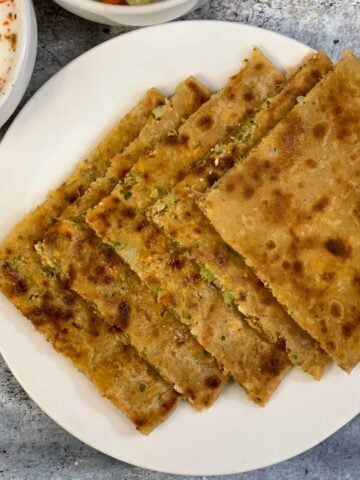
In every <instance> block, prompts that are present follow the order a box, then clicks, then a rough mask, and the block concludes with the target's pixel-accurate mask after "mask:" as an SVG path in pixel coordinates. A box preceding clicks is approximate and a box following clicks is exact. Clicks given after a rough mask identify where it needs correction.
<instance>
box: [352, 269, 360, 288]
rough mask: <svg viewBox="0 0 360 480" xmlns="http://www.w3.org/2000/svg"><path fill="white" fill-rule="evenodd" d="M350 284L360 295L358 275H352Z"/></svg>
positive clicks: (359, 278) (359, 274) (359, 276)
mask: <svg viewBox="0 0 360 480" xmlns="http://www.w3.org/2000/svg"><path fill="white" fill-rule="evenodd" d="M351 283H352V284H353V286H354V287H355V288H356V289H357V290H358V291H359V293H360V273H355V274H354V276H353V278H352V280H351Z"/></svg>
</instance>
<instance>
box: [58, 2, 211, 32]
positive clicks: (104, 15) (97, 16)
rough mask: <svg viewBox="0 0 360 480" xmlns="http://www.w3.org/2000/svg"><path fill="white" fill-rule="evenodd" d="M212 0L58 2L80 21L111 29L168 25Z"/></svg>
mask: <svg viewBox="0 0 360 480" xmlns="http://www.w3.org/2000/svg"><path fill="white" fill-rule="evenodd" d="M207 1H208V0H55V2H56V3H57V4H59V5H60V6H62V7H63V8H65V9H66V10H69V11H70V12H72V13H74V14H75V15H78V16H80V17H83V18H86V19H87V20H92V21H94V22H98V23H104V24H107V25H128V26H134V27H145V26H148V25H157V24H159V23H164V22H168V21H170V20H174V19H175V18H178V17H181V16H182V15H185V14H187V13H189V12H191V11H192V10H194V9H195V8H198V7H200V6H202V5H204V4H205V3H206V2H207Z"/></svg>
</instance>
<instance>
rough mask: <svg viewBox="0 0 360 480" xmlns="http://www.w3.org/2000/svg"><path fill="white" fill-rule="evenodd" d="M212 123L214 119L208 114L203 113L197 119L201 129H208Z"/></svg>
mask: <svg viewBox="0 0 360 480" xmlns="http://www.w3.org/2000/svg"><path fill="white" fill-rule="evenodd" d="M213 125H214V119H213V118H212V117H211V116H210V115H204V116H202V117H200V118H199V120H198V121H197V126H198V127H199V128H200V129H201V130H203V131H207V130H210V129H211V128H212V127H213Z"/></svg>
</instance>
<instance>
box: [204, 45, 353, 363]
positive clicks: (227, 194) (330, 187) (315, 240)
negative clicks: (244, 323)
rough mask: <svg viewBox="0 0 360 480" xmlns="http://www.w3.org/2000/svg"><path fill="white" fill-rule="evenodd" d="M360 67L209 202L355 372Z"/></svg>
mask: <svg viewBox="0 0 360 480" xmlns="http://www.w3.org/2000/svg"><path fill="white" fill-rule="evenodd" d="M359 159H360V61H359V59H358V58H356V57H355V56H354V55H353V54H351V53H350V52H347V53H345V55H344V57H343V59H342V60H341V61H340V62H339V63H338V64H337V65H336V68H335V70H334V71H333V72H332V73H331V74H329V75H328V76H327V77H326V78H325V79H324V80H322V81H321V82H320V83H319V84H318V85H317V86H316V87H315V88H314V89H313V90H312V91H311V92H310V93H309V94H308V95H307V96H306V97H305V98H304V99H302V100H301V102H300V104H299V105H297V106H296V107H295V108H294V109H293V110H292V111H291V112H290V113H289V114H288V115H287V116H286V117H285V119H284V120H283V121H282V122H280V123H279V124H278V125H277V126H276V127H275V129H274V130H273V131H272V132H271V133H270V134H269V136H268V137H266V138H265V139H264V140H263V141H262V143H260V145H259V146H258V147H257V148H256V149H255V150H253V152H252V153H251V154H250V155H249V156H248V157H247V158H246V160H244V161H243V162H241V163H240V164H239V165H238V166H236V167H235V168H234V169H232V170H231V171H230V172H229V173H228V174H227V175H226V176H225V177H224V178H223V179H222V180H221V181H220V182H219V183H218V184H216V185H215V187H214V188H213V189H212V190H211V191H210V193H209V194H208V195H207V197H206V201H205V208H206V212H207V215H208V216H209V218H210V220H211V222H212V223H213V225H214V226H215V228H216V229H217V230H218V232H219V233H220V234H221V236H222V237H223V239H224V240H225V241H226V242H227V243H228V244H229V245H231V246H232V247H233V248H234V249H235V250H236V251H237V252H239V253H240V254H242V255H243V256H244V257H245V259H246V262H247V263H248V264H249V265H250V266H251V267H252V268H253V269H254V271H255V272H256V274H257V275H258V276H259V278H260V279H261V280H262V281H263V282H265V283H266V284H267V285H268V286H269V287H270V288H271V289H272V292H273V294H274V295H275V297H276V298H277V299H278V300H279V301H280V303H282V304H283V305H284V306H285V307H286V309H287V310H288V312H289V313H290V315H291V316H292V317H293V318H294V319H295V320H296V322H297V323H298V324H299V325H300V326H301V327H302V328H303V329H305V330H306V331H308V332H309V333H310V335H311V336H312V337H313V338H315V339H316V340H318V341H319V342H320V344H321V346H322V348H323V349H324V350H326V351H327V352H328V353H329V355H331V356H332V357H333V358H334V360H335V361H336V362H337V363H338V364H339V365H340V366H341V367H342V368H343V369H345V370H346V371H350V370H351V369H352V368H353V367H354V366H355V365H356V364H357V363H358V362H359V359H360V295H359V292H360V290H359V284H360V268H359V265H360V228H359V218H360V217H359V211H360V209H359V207H360V177H359V175H360V168H359Z"/></svg>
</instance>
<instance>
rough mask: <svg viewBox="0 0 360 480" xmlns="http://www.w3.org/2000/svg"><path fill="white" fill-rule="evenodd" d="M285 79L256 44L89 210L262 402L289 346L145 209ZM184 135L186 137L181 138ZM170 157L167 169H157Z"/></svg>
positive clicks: (104, 234)
mask: <svg viewBox="0 0 360 480" xmlns="http://www.w3.org/2000/svg"><path fill="white" fill-rule="evenodd" d="M260 72H261V73H260ZM260 77H261V80H260ZM257 79H258V81H257ZM281 79H283V77H282V76H281V75H280V73H279V72H277V71H276V70H275V69H274V67H273V66H272V65H271V64H270V63H269V62H268V61H267V60H266V59H265V57H263V56H262V54H261V53H260V52H259V51H258V50H255V51H254V53H253V55H252V58H251V60H250V61H249V62H248V64H247V66H246V67H245V68H244V69H243V70H241V71H240V72H239V73H238V74H237V75H235V76H234V77H232V78H231V79H230V81H229V83H228V85H227V86H226V87H225V88H224V89H223V90H221V91H220V92H218V94H216V95H215V96H213V97H212V98H211V99H210V101H209V102H208V103H207V104H205V105H204V106H203V107H201V108H200V109H199V111H198V112H197V113H196V114H194V115H193V116H192V117H190V119H189V120H188V121H187V122H185V123H184V125H183V126H182V127H181V128H180V130H179V133H177V134H175V135H174V138H173V139H172V140H171V142H169V140H168V141H167V142H163V143H162V144H159V145H158V146H157V147H156V148H155V150H154V152H153V153H152V155H151V156H150V157H149V158H148V159H141V160H140V161H139V162H138V163H137V164H136V165H135V166H134V167H133V169H132V171H131V172H130V174H129V175H128V176H127V178H126V179H125V182H124V183H123V184H122V185H120V186H119V187H117V188H116V189H115V191H114V192H113V193H112V194H111V195H110V196H109V197H107V198H106V199H104V200H103V201H102V202H101V203H100V205H99V206H98V207H96V208H95V209H94V210H92V211H90V212H89V213H88V215H87V221H88V222H89V224H90V225H91V226H92V227H93V228H94V229H95V230H96V232H97V233H98V234H99V235H100V236H101V238H102V239H103V240H104V241H105V242H107V243H108V244H113V245H116V249H117V252H118V253H119V255H121V256H122V258H123V259H124V260H125V261H126V262H127V263H128V264H129V265H130V266H131V268H132V269H133V270H134V271H135V272H136V273H137V274H138V275H139V276H140V278H141V279H142V280H143V281H144V282H145V283H146V284H147V285H148V287H149V288H150V289H151V290H152V291H153V292H154V293H155V294H156V295H157V297H158V300H159V302H160V303H161V304H162V305H165V306H166V307H167V308H170V309H172V310H173V311H174V312H175V313H176V314H177V316H178V317H179V319H180V320H181V321H182V322H183V323H184V324H186V325H189V327H190V330H191V332H192V333H193V334H194V336H195V337H196V338H197V339H198V340H199V342H200V343H201V344H202V345H203V346H204V348H205V349H206V350H207V351H208V352H210V353H211V354H212V355H213V356H214V357H215V358H216V359H217V360H218V361H219V362H220V364H222V365H223V366H224V367H225V369H226V370H227V371H228V372H230V373H231V374H232V375H233V377H234V378H235V379H236V380H237V381H238V382H239V383H240V384H241V385H242V386H243V387H244V388H245V390H246V391H247V393H248V394H249V396H250V397H251V398H252V399H254V400H256V401H257V402H259V403H265V402H266V401H267V400H268V398H269V397H270V395H271V393H272V392H273V391H274V389H275V388H276V386H277V385H278V383H279V382H280V380H281V379H282V377H283V375H284V374H285V373H286V371H287V370H288V368H289V363H288V361H287V359H286V355H285V352H284V350H283V345H282V344H280V345H275V346H273V345H270V344H269V343H268V342H266V341H264V340H263V339H261V338H260V337H259V335H258V334H257V333H256V332H255V331H254V330H253V329H251V328H249V327H248V326H247V324H246V323H245V322H244V320H243V318H242V317H241V315H238V314H236V313H235V312H234V311H233V310H232V309H231V308H229V307H227V306H226V305H225V304H224V302H223V298H222V296H221V294H220V293H219V291H218V290H217V289H216V288H215V287H214V286H213V285H212V284H211V282H208V281H207V280H206V279H204V278H202V275H201V272H200V269H199V268H198V266H196V265H195V264H194V263H193V262H192V261H191V260H189V259H188V258H187V257H186V255H184V254H183V253H182V252H181V251H180V250H179V248H178V247H177V246H176V245H174V244H172V242H171V241H170V240H169V239H167V238H166V237H165V235H164V234H163V233H162V232H160V231H159V229H158V228H157V227H156V226H155V225H153V224H151V223H149V222H147V220H146V218H145V217H144V216H143V215H142V214H141V212H140V211H139V209H141V208H142V207H143V206H145V205H150V204H151V203H153V202H154V201H155V200H156V198H157V196H158V194H159V192H160V191H163V189H164V187H163V186H164V185H165V184H166V186H167V187H166V188H167V189H168V188H171V187H172V186H173V185H174V183H175V182H176V180H177V179H178V177H179V175H180V176H181V175H185V174H186V173H187V172H188V171H190V170H191V169H192V166H193V163H194V162H196V161H197V160H199V158H201V156H202V154H203V153H206V151H208V150H209V149H210V148H211V147H212V146H213V144H214V143H216V141H217V140H219V139H221V135H222V136H224V135H226V134H227V133H228V131H229V130H230V129H231V130H233V128H234V125H236V124H235V122H236V121H237V122H239V121H241V120H242V119H244V118H245V117H246V116H247V115H248V114H249V113H250V112H252V111H253V110H254V108H256V107H257V106H258V105H260V104H261V103H262V101H263V100H264V99H265V98H266V97H267V96H268V95H269V94H271V93H272V92H274V90H276V88H277V87H278V86H279V83H280V80H281ZM250 86H251V89H250ZM229 111H232V115H231V116H229ZM214 112H216V115H214ZM205 118H206V119H207V122H206V125H204V121H203V119H205ZM205 127H206V128H205ZM206 132H207V133H206ZM184 138H186V139H187V140H186V142H185V143H184V141H183V140H181V139H184ZM189 145H190V146H191V145H195V146H196V147H195V148H191V147H189ZM170 152H172V155H171V156H170ZM166 159H168V164H167V168H166V169H164V170H163V171H160V172H158V169H159V165H160V164H161V162H164V161H165V160H166ZM155 167H156V168H157V171H156V172H157V173H159V175H157V176H155ZM180 167H181V170H179V168H180ZM149 182H150V184H151V185H152V186H151V188H150V186H149ZM140 186H141V187H140ZM59 257H60V256H59ZM250 359H251V360H250Z"/></svg>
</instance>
